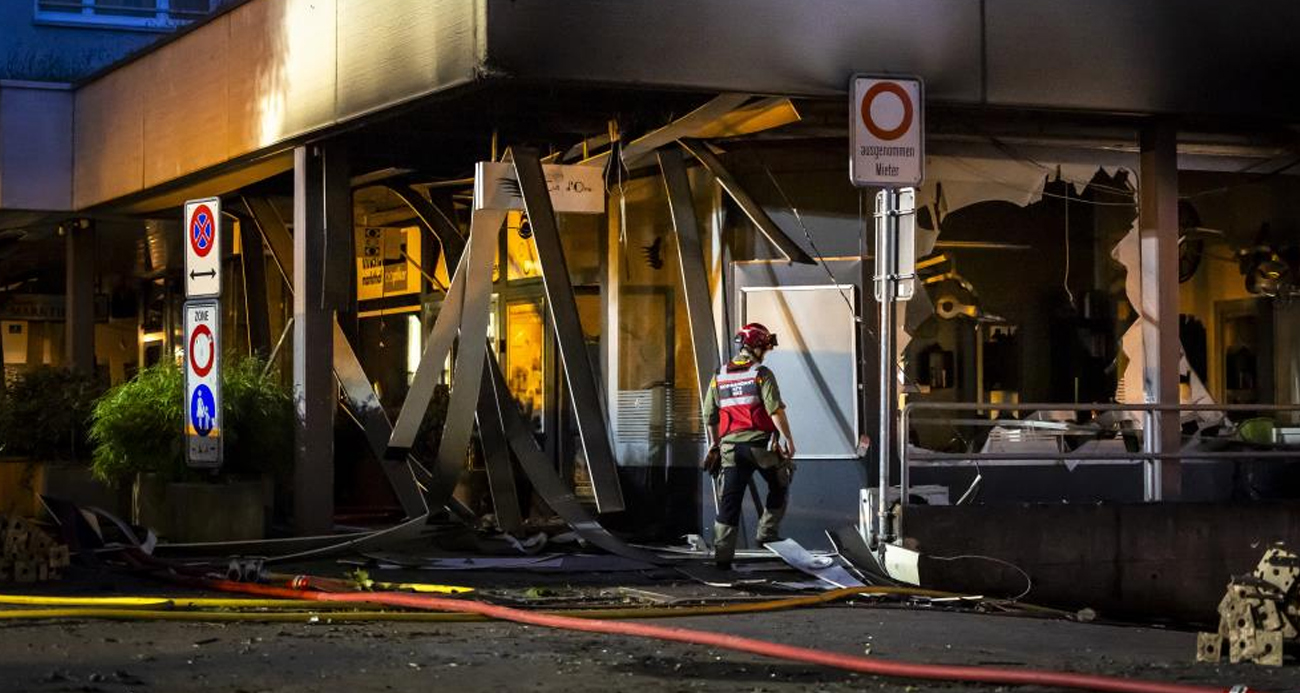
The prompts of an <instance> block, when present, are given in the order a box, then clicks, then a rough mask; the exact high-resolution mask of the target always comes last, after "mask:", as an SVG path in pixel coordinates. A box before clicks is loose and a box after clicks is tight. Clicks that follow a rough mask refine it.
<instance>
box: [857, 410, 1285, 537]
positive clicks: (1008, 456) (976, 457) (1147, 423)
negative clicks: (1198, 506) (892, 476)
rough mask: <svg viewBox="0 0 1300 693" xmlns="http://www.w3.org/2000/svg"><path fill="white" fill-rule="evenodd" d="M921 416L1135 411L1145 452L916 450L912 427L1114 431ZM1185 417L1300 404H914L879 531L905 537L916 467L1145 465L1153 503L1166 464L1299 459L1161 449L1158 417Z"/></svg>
mask: <svg viewBox="0 0 1300 693" xmlns="http://www.w3.org/2000/svg"><path fill="white" fill-rule="evenodd" d="M919 411H945V412H980V413H982V412H986V411H993V412H1007V411H1017V412H1021V411H1025V412H1034V411H1073V412H1091V413H1102V412H1129V413H1136V414H1141V418H1140V420H1141V423H1142V426H1141V428H1140V430H1141V433H1142V438H1141V449H1139V450H1135V451H1127V450H1126V451H1124V452H1112V451H1104V450H1096V451H1092V450H1073V451H1058V452H1051V451H1041V452H1039V451H1035V452H1025V453H1017V452H995V451H989V452H932V451H929V450H912V449H911V447H910V446H909V445H908V442H907V439H908V435H907V432H908V431H909V430H910V426H911V425H912V424H916V425H936V426H937V425H981V426H987V427H990V428H991V427H996V426H1010V427H1017V428H1039V429H1049V430H1050V429H1053V428H1055V429H1057V430H1058V431H1059V432H1061V433H1064V434H1067V435H1087V434H1102V433H1107V432H1109V431H1107V430H1105V429H1101V428H1093V427H1088V426H1084V425H1080V424H1066V423H1062V422H1053V421H1050V420H1045V421H1041V422H1033V423H1032V424H1031V423H1030V421H1029V420H1026V419H998V418H990V419H983V418H975V419H951V418H914V417H913V413H914V412H919ZM1185 412H1218V413H1225V414H1226V413H1229V412H1250V413H1254V414H1260V413H1280V412H1300V404H1110V403H1106V404H1101V403H1092V404H1073V403H1070V404H1062V403H1056V402H1053V403H1033V402H1030V403H1020V402H996V403H995V402H973V403H971V402H911V403H909V404H908V405H907V406H905V407H903V410H902V412H901V414H900V418H899V436H898V438H899V443H898V455H899V462H900V463H899V480H898V481H899V506H900V507H899V511H898V516H897V518H896V522H895V524H894V527H893V530H894V531H893V533H892V535H891V528H890V522H889V513H888V505H889V504H888V503H885V502H881V503H880V507H879V510H878V512H877V518H876V522H877V525H876V527H877V528H878V531H880V532H882V533H883V534H885V535H886V536H885V539H886V540H889V541H895V540H897V539H899V538H901V537H902V536H904V534H903V515H904V508H905V507H906V506H907V505H908V496H909V490H910V475H911V465H912V463H913V462H945V461H947V462H959V461H969V462H973V463H976V464H978V463H979V461H981V460H987V461H989V462H993V463H996V462H1004V461H1023V462H1046V461H1052V462H1109V463H1115V464H1141V465H1142V466H1143V474H1142V485H1143V489H1142V497H1143V499H1144V500H1146V501H1148V502H1159V501H1160V500H1162V499H1163V493H1162V490H1161V484H1160V479H1161V476H1160V475H1161V467H1162V463H1163V461H1164V460H1169V459H1188V460H1192V459H1195V460H1233V459H1298V458H1300V450H1174V451H1165V450H1159V449H1158V448H1159V445H1158V441H1157V440H1156V435H1155V431H1156V426H1155V422H1156V418H1157V416H1156V415H1157V414H1161V413H1180V414H1181V413H1185ZM881 472H882V473H881V482H880V485H879V488H880V489H882V491H881V493H880V500H882V501H884V500H885V499H886V496H887V489H888V488H889V483H888V481H889V480H888V465H887V464H882V465H881Z"/></svg>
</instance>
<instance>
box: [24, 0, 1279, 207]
mask: <svg viewBox="0 0 1300 693" xmlns="http://www.w3.org/2000/svg"><path fill="white" fill-rule="evenodd" d="M1298 24H1300V5H1297V4H1295V3H1293V2H1289V0H1261V1H1260V2H1257V3H1253V4H1252V5H1251V7H1250V12H1224V11H1223V8H1222V5H1221V4H1218V3H1212V2H1209V1H1208V0H1192V1H1188V0H1153V1H1152V2H1144V3H1132V2H1131V1H1129V0H1091V1H1090V2H1086V3H1082V2H1076V3H1043V2H1041V1H1039V0H983V1H982V2H975V1H973V0H818V1H817V2H813V3H790V2H787V1H786V0H713V1H712V2H708V3H700V2H695V1H693V0H658V1H656V2H641V3H633V2H622V3H609V2H605V1H602V0H567V1H566V2H565V3H563V4H562V5H559V6H557V5H556V4H555V3H554V2H552V1H548V0H385V2H382V3H376V2H367V1H365V0H247V1H246V2H242V3H238V4H236V5H234V6H233V7H231V8H229V9H228V10H227V11H225V12H223V13H221V14H219V15H217V16H214V17H212V18H211V19H210V20H209V21H207V22H205V23H204V24H202V25H199V26H196V27H193V28H192V29H191V30H189V31H186V32H185V33H183V34H182V35H180V36H177V37H175V38H174V39H173V40H169V41H166V42H165V43H163V44H161V45H158V46H156V47H154V48H152V49H150V50H147V51H145V52H143V53H141V54H139V55H136V56H133V57H132V58H129V59H128V60H126V61H123V62H122V63H120V64H118V65H117V66H115V67H113V68H111V69H109V70H106V71H104V72H102V73H101V74H99V75H97V76H95V77H94V78H92V79H91V80H89V81H87V82H86V83H84V84H81V85H79V86H78V87H77V88H76V89H75V90H74V91H70V92H65V96H64V99H65V100H66V101H68V102H69V106H70V107H69V108H67V109H66V110H67V113H66V114H64V113H63V112H62V111H58V109H55V110H54V111H52V112H51V115H50V117H49V118H48V119H47V120H48V121H49V122H47V123H45V124H44V125H45V126H46V127H47V129H49V130H50V131H57V130H60V129H62V130H65V131H68V132H70V133H71V135H70V137H69V139H70V141H71V146H70V148H69V152H70V153H69V154H68V155H67V156H64V155H63V154H62V152H61V151H60V150H59V148H58V146H57V145H56V144H54V143H50V145H49V146H50V151H51V153H52V154H53V156H51V157H49V158H50V160H52V161H54V162H56V164H57V162H64V163H63V164H58V165H63V166H64V167H65V169H66V170H67V171H68V175H66V176H65V175H64V173H63V170H61V169H58V168H57V165H54V166H55V167H54V168H52V169H50V170H51V171H52V173H50V175H48V176H46V177H44V178H42V180H48V181H49V184H48V185H44V184H43V185H42V186H41V188H40V191H39V193H40V194H36V191H25V192H23V193H22V194H21V195H19V194H18V193H10V192H6V190H11V189H12V188H11V186H12V185H14V183H11V182H8V181H13V180H17V179H18V178H19V177H20V176H19V175H18V174H15V173H14V171H16V170H18V168H20V167H21V170H22V171H24V172H26V171H28V170H30V169H31V168H32V167H35V168H40V167H43V166H47V163H46V161H45V159H46V157H33V156H29V155H24V156H22V157H21V160H19V161H15V160H14V158H13V157H12V156H6V157H5V158H3V159H0V208H13V207H17V208H40V209H54V210H77V211H82V210H88V209H89V210H93V209H95V208H100V207H103V206H105V205H108V206H113V203H115V201H126V200H132V201H137V200H140V199H162V198H161V197H158V196H157V195H155V191H156V190H162V189H168V188H177V187H178V186H182V185H191V184H194V182H195V181H201V180H202V179H203V177H204V176H206V175H208V174H209V173H212V174H214V175H215V174H218V173H220V172H222V171H229V170H230V169H231V168H232V167H239V166H242V165H245V164H251V163H252V162H255V161H266V160H267V159H268V157H274V155H275V154H277V153H278V152H282V151H284V150H285V149H287V148H289V147H292V146H295V145H296V144H300V143H302V142H306V141H310V140H312V139H314V138H318V137H323V136H326V135H328V134H329V133H330V132H332V131H334V130H336V129H340V128H343V127H351V126H355V125H357V124H358V123H361V122H364V119H366V118H369V117H373V116H376V115H378V114H383V113H388V112H391V111H392V109H394V108H395V107H397V106H400V105H402V104H406V103H410V102H415V101H419V100H421V99H424V98H425V97H429V96H431V95H433V94H438V93H450V92H452V91H453V90H456V89H457V88H459V87H463V86H466V85H470V84H474V83H499V84H501V85H509V84H511V83H524V82H527V83H548V84H577V85H588V86H618V87H630V88H638V89H654V90H690V91H708V92H728V91H730V92H744V93H753V94H779V95H793V96H809V97H826V98H837V97H839V96H840V95H842V94H843V92H844V90H845V87H846V85H847V81H848V77H849V75H850V74H852V73H853V72H859V71H862V72H884V73H899V74H916V75H920V76H921V77H923V78H924V79H925V80H926V90H927V99H929V100H930V101H933V102H936V103H949V104H959V105H968V106H974V107H978V108H988V109H1048V110H1068V111H1081V112H1092V113H1102V114H1124V115H1126V116H1147V115H1170V116H1194V117H1197V118H1207V117H1208V118H1219V119H1224V121H1225V122H1231V121H1235V120H1248V121H1250V122H1267V123H1272V124H1277V123H1290V122H1295V121H1298V120H1300V92H1296V91H1295V90H1288V89H1285V88H1282V87H1281V86H1280V84H1279V83H1277V81H1276V79H1274V78H1273V77H1272V76H1273V75H1279V74H1283V75H1284V74H1293V73H1295V72H1297V71H1300V53H1297V52H1295V51H1293V50H1291V48H1290V45H1291V40H1290V35H1289V32H1290V28H1291V27H1294V26H1296V25H1298ZM8 93H9V92H8V91H7V90H6V91H4V92H3V93H2V94H3V96H0V109H3V107H4V106H3V104H4V103H5V102H6V101H7V100H8V99H7V96H8ZM29 120H30V119H29ZM12 121H13V118H12V116H8V117H7V116H6V115H5V112H4V111H3V110H0V137H2V138H4V139H3V140H0V141H4V142H9V141H10V140H12V139H13V138H14V135H13V132H15V131H14V130H12V129H11V128H12V127H13V126H12V124H11V123H12ZM27 126H28V127H30V126H31V123H28V125H27ZM65 126H66V127H65ZM19 137H20V138H21V135H20V136H19ZM65 142H66V140H65ZM268 170H269V169H268ZM24 175H25V174H24ZM42 175H44V172H42ZM60 181H65V182H62V183H60ZM60 185H62V186H63V187H60ZM164 197H165V196H164ZM131 204H132V205H136V204H137V203H136V202H131Z"/></svg>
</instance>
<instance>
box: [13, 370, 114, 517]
mask: <svg viewBox="0 0 1300 693" xmlns="http://www.w3.org/2000/svg"><path fill="white" fill-rule="evenodd" d="M103 391H104V388H103V383H102V381H101V380H100V379H98V378H96V377H94V376H91V375H86V374H81V373H76V372H73V371H70V370H67V369H64V368H53V367H49V366H41V367H37V368H33V369H30V370H26V371H22V372H20V373H19V374H18V375H16V376H15V377H14V378H13V379H12V380H11V381H10V382H9V383H8V384H7V386H6V387H5V388H4V389H2V390H0V457H3V458H4V459H5V460H6V462H5V463H4V464H0V512H11V513H17V514H22V515H34V514H36V513H37V512H38V511H39V508H40V505H39V502H38V500H37V494H45V495H49V496H57V497H60V498H66V499H68V500H71V501H73V502H75V503H77V504H79V505H93V506H98V507H102V508H104V509H106V510H109V511H110V512H116V511H118V510H119V509H120V505H121V504H120V500H119V495H120V494H117V493H116V492H115V491H114V490H113V489H112V488H110V487H109V486H107V485H106V484H104V483H102V482H100V481H98V480H97V479H95V478H94V476H92V474H91V473H90V469H89V466H88V463H89V461H90V446H89V443H88V441H87V431H88V426H89V419H90V412H91V409H92V407H93V405H94V401H95V399H96V398H97V397H98V396H99V395H100V394H101V393H102V392H103Z"/></svg>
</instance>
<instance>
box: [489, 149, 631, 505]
mask: <svg viewBox="0 0 1300 693" xmlns="http://www.w3.org/2000/svg"><path fill="white" fill-rule="evenodd" d="M512 154H513V157H514V163H515V173H516V177H517V178H518V179H519V189H520V191H521V193H522V194H523V198H524V207H525V209H526V210H527V212H528V221H529V224H531V225H532V228H533V240H534V242H535V243H536V246H537V259H538V261H539V262H540V264H541V268H542V285H543V287H544V288H545V289H546V305H547V308H548V309H549V310H550V314H551V324H552V325H553V326H554V329H555V340H556V342H557V343H558V344H559V347H560V356H561V358H562V359H563V361H564V376H565V382H567V383H568V385H569V392H570V393H571V395H572V398H573V410H574V413H575V414H576V416H575V419H576V420H577V424H578V433H579V436H580V437H581V438H582V449H583V451H584V452H585V453H586V460H587V474H588V477H589V478H590V479H591V486H592V489H593V490H594V492H595V496H596V508H597V509H598V510H599V511H600V512H602V513H604V512H615V511H618V510H623V509H624V505H623V491H622V489H621V488H620V486H619V480H618V464H617V462H616V461H615V458H614V450H613V448H612V447H611V446H610V440H609V424H608V423H607V422H606V421H605V411H606V409H605V406H604V404H603V403H602V397H601V392H600V389H599V387H598V385H597V380H596V373H595V369H593V368H592V366H591V359H590V358H589V357H588V356H587V343H586V335H584V334H583V331H582V322H581V320H580V319H579V317H578V304H577V301H576V300H575V299H574V297H573V284H572V283H571V282H570V280H569V268H568V266H567V265H566V264H565V261H564V248H563V246H562V244H561V243H560V230H559V228H558V226H557V225H556V223H555V211H554V209H553V208H552V207H551V196H550V194H549V193H548V192H547V189H546V177H545V175H544V174H543V173H542V163H541V161H539V160H538V157H537V151H536V150H533V149H527V148H517V149H514V150H512ZM475 214H476V215H477V214H479V212H475Z"/></svg>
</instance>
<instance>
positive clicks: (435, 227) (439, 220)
mask: <svg viewBox="0 0 1300 693" xmlns="http://www.w3.org/2000/svg"><path fill="white" fill-rule="evenodd" d="M384 187H386V188H388V189H389V190H390V191H392V193H393V194H394V195H397V196H398V197H400V198H401V199H402V201H403V202H405V203H406V204H407V206H408V207H410V208H411V211H413V212H415V216H416V218H417V219H418V220H419V221H420V224H422V225H423V226H424V227H425V228H426V229H428V231H429V233H432V234H433V235H434V237H436V238H437V239H438V243H440V244H441V245H442V252H443V254H444V255H446V256H447V266H448V267H455V266H456V265H457V264H459V263H460V256H461V255H462V254H464V252H465V239H464V238H462V237H461V235H460V229H458V228H456V224H454V223H453V222H452V221H451V220H450V219H448V218H447V215H446V214H445V213H443V211H442V210H441V209H439V208H438V206H437V205H435V204H434V203H432V202H430V201H429V200H427V199H425V197H424V195H421V194H420V193H419V192H417V191H416V190H415V189H414V188H412V187H410V186H409V185H385V186H384Z"/></svg>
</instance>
